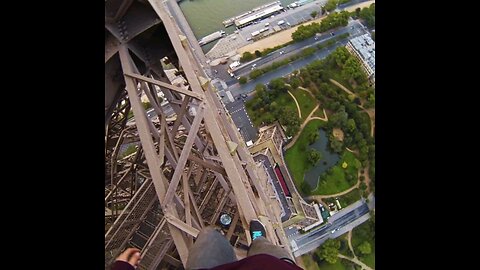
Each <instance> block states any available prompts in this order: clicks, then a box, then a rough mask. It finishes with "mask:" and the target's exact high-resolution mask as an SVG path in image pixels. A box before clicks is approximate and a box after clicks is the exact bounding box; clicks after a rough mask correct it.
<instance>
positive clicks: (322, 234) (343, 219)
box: [285, 199, 370, 257]
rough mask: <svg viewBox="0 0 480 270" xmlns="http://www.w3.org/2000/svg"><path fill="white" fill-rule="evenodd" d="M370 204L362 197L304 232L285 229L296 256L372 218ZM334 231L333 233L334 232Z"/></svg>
mask: <svg viewBox="0 0 480 270" xmlns="http://www.w3.org/2000/svg"><path fill="white" fill-rule="evenodd" d="M369 210H370V209H369V208H368V205H367V204H366V203H365V200H364V199H361V200H359V201H357V202H355V203H353V204H351V205H349V206H347V207H345V208H344V209H342V210H341V211H339V212H337V213H336V214H334V215H333V216H331V217H330V218H329V220H328V222H327V223H325V224H324V225H322V226H320V227H317V228H315V229H313V230H311V231H310V232H308V233H305V234H302V233H299V232H297V231H296V229H295V228H292V229H288V230H285V232H286V235H287V237H288V239H289V241H290V243H291V246H292V251H293V253H294V256H295V257H298V256H301V255H303V254H305V253H308V252H310V251H312V250H314V249H316V248H317V247H319V246H320V245H321V244H322V243H323V242H325V241H326V240H327V239H330V238H336V237H338V236H340V235H343V234H344V233H346V232H348V231H349V230H352V229H353V228H354V227H356V226H358V225H360V224H361V223H363V222H365V221H367V220H368V219H369V218H370V214H369ZM332 232H333V233H332Z"/></svg>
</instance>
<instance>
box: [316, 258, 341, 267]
mask: <svg viewBox="0 0 480 270" xmlns="http://www.w3.org/2000/svg"><path fill="white" fill-rule="evenodd" d="M317 269H320V270H348V268H347V267H345V265H343V263H342V259H340V258H338V260H337V262H336V263H334V264H329V263H328V262H321V263H319V264H318V268H317Z"/></svg>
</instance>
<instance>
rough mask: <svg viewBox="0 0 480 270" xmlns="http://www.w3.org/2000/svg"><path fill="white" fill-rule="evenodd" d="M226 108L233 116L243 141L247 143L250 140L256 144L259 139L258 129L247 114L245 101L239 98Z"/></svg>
mask: <svg viewBox="0 0 480 270" xmlns="http://www.w3.org/2000/svg"><path fill="white" fill-rule="evenodd" d="M225 108H226V109H227V110H228V112H229V113H230V115H231V116H232V120H233V122H234V123H235V125H236V126H237V128H238V130H239V132H240V134H241V135H242V137H243V140H244V141H245V142H248V141H250V140H251V141H252V142H254V141H255V140H256V138H257V129H256V128H255V127H254V126H253V124H252V121H251V120H250V117H249V116H248V114H247V110H246V109H245V103H244V99H243V98H241V97H240V96H237V97H236V100H235V101H234V102H230V103H228V104H226V105H225Z"/></svg>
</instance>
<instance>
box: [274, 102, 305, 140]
mask: <svg viewBox="0 0 480 270" xmlns="http://www.w3.org/2000/svg"><path fill="white" fill-rule="evenodd" d="M278 120H279V121H280V124H282V125H284V126H285V127H286V131H285V135H287V136H289V137H290V136H294V135H295V134H297V132H298V130H299V129H300V119H299V118H298V114H297V111H296V110H294V109H293V108H290V107H288V108H285V110H281V111H280V113H279V116H278Z"/></svg>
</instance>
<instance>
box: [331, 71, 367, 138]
mask: <svg viewBox="0 0 480 270" xmlns="http://www.w3.org/2000/svg"><path fill="white" fill-rule="evenodd" d="M330 82H331V83H333V84H335V85H336V86H338V88H340V89H342V90H343V91H345V92H347V93H348V94H350V95H354V96H355V97H356V98H359V97H358V95H357V94H355V93H353V92H352V91H350V90H348V88H346V87H345V86H343V85H342V84H341V83H339V82H337V81H335V80H334V79H330ZM358 107H360V109H362V110H363V111H364V112H366V113H367V114H368V117H369V118H370V136H372V137H373V132H374V130H375V109H373V108H372V109H365V108H364V107H363V106H361V105H358Z"/></svg>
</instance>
